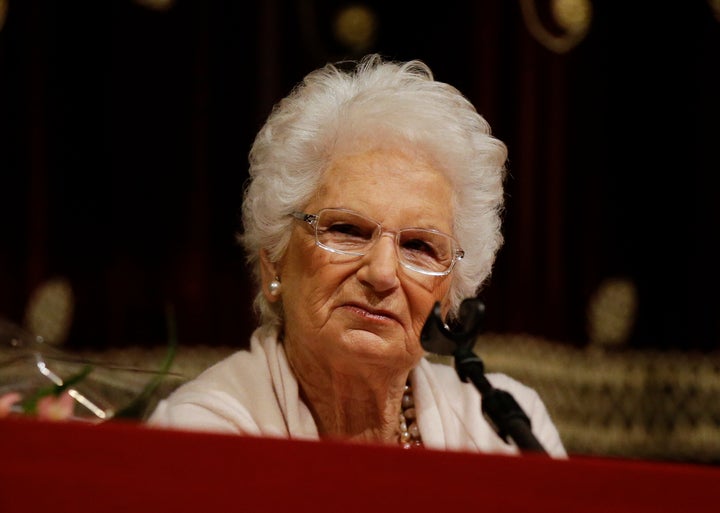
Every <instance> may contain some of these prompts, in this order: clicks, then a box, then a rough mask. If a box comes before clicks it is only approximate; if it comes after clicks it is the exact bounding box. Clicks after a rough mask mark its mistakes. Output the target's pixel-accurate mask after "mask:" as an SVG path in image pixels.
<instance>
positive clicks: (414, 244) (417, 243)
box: [402, 239, 435, 256]
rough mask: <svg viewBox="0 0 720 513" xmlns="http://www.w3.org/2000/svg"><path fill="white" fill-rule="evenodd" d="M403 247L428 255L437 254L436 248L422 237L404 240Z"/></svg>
mask: <svg viewBox="0 0 720 513" xmlns="http://www.w3.org/2000/svg"><path fill="white" fill-rule="evenodd" d="M402 247H403V249H405V250H408V251H413V252H416V253H424V254H426V255H431V256H432V255H435V248H434V247H433V246H432V245H431V244H430V243H428V242H427V241H424V240H422V239H410V240H407V241H405V242H403V245H402Z"/></svg>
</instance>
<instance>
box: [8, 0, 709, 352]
mask: <svg viewBox="0 0 720 513" xmlns="http://www.w3.org/2000/svg"><path fill="white" fill-rule="evenodd" d="M347 3H348V2H343V1H340V0H335V1H330V0H325V1H320V0H316V1H300V0H298V1H297V2H290V1H282V2H281V1H279V0H270V1H257V2H255V1H246V2H235V1H231V0H228V1H216V2H191V1H187V0H177V1H176V2H175V3H174V5H173V6H172V8H170V9H167V10H152V9H149V8H146V7H143V6H141V5H140V4H139V3H135V2H132V1H131V0H112V1H107V2H95V1H90V0H86V1H80V0H71V1H68V2H43V1H40V0H22V1H18V0H15V1H13V0H9V2H8V4H9V9H8V12H7V17H6V20H5V23H4V26H3V27H2V30H0V177H1V178H0V191H2V196H1V198H2V201H0V223H1V224H0V226H2V232H1V233H0V316H3V317H7V318H10V319H11V320H14V321H16V322H19V323H21V322H22V319H23V315H24V312H25V309H26V307H27V304H28V300H29V298H30V296H31V294H32V292H33V290H35V288H36V287H37V286H38V285H39V284H41V283H43V282H44V281H45V280H47V279H49V278H52V277H55V276H63V277H67V278H68V279H69V280H70V282H71V283H72V286H73V290H74V294H75V300H76V303H75V310H74V318H73V324H72V330H71V332H70V337H69V340H68V343H71V344H75V345H78V346H93V347H105V346H116V345H127V344H156V343H162V342H163V341H164V340H165V338H166V325H165V311H166V306H167V305H172V306H173V307H174V309H175V311H176V313H177V320H178V330H179V336H180V340H181V342H184V343H203V344H211V345H215V344H233V345H239V346H241V345H244V344H245V343H246V340H247V336H248V334H249V332H250V330H251V328H252V326H253V323H254V319H253V316H252V312H251V307H250V300H251V297H252V295H253V292H252V291H251V288H250V287H251V285H250V282H249V279H248V277H247V271H246V269H245V267H244V257H243V255H242V252H241V251H240V249H239V248H238V247H237V246H236V245H235V242H234V232H235V230H236V229H237V228H238V227H239V224H238V211H239V207H240V201H241V188H242V184H243V181H244V179H245V178H246V167H247V152H248V150H249V148H250V144H251V142H252V138H253V136H254V134H255V132H256V131H257V130H258V128H259V127H260V125H261V123H262V122H263V120H264V118H265V117H266V116H267V114H268V113H269V111H270V109H271V107H272V105H273V103H274V102H275V101H277V100H278V99H279V98H280V97H282V96H283V95H284V94H286V93H287V92H288V91H289V90H290V88H291V87H292V85H293V84H294V83H295V82H297V81H298V80H299V79H300V78H301V77H302V76H303V75H304V74H305V73H307V72H308V71H309V70H311V69H313V68H315V67H317V66H319V65H321V64H323V63H324V62H326V61H328V60H336V59H340V58H345V57H353V56H354V55H353V53H352V51H350V50H349V49H348V48H346V47H344V46H343V45H342V44H341V43H340V42H338V40H337V39H336V38H335V37H334V35H333V32H332V19H333V17H334V15H335V14H336V12H337V10H338V9H339V8H341V7H343V6H345V4H347ZM544 3H545V4H546V6H547V2H544ZM365 4H366V5H367V6H369V7H370V8H371V9H372V11H373V12H374V13H375V14H376V15H377V19H378V20H379V25H378V33H377V38H376V39H375V42H374V44H373V45H372V47H371V48H369V50H368V51H378V52H380V53H383V54H385V55H388V56H391V57H395V58H398V59H409V58H421V59H424V60H425V61H427V62H428V63H429V64H430V65H431V67H432V68H433V69H434V71H435V73H436V75H437V78H438V79H440V80H444V81H448V82H450V83H453V84H454V85H456V86H457V87H458V88H459V89H461V90H462V91H463V92H465V93H466V94H467V96H468V97H469V98H470V99H471V100H472V101H473V103H474V104H475V105H476V106H477V108H478V110H479V111H480V112H481V113H482V114H483V115H485V117H486V118H487V119H488V120H489V121H490V123H491V125H492V126H493V128H494V131H495V133H496V135H498V136H499V137H500V138H501V139H503V140H504V141H506V142H507V144H508V146H509V148H510V161H509V166H508V167H509V177H508V183H507V193H508V196H507V211H506V223H505V235H506V244H505V246H504V248H503V249H502V250H501V252H500V254H499V256H498V261H497V265H496V269H495V272H494V274H493V277H492V280H491V282H490V283H489V284H488V287H487V288H486V290H485V291H484V292H483V293H482V297H483V299H484V300H485V302H486V306H487V312H488V314H487V322H486V327H487V329H489V330H493V331H502V332H523V333H529V334H533V335H537V336H542V337H547V338H551V339H553V340H559V341H563V342H566V343H570V344H575V345H584V344H586V343H587V341H588V332H587V323H588V320H587V309H588V303H589V301H590V299H591V297H592V295H593V294H594V292H595V291H596V290H597V289H598V287H599V286H600V285H601V284H602V283H603V282H604V281H605V280H607V279H609V278H614V277H620V278H622V279H625V280H627V281H628V282H630V283H632V284H634V286H635V287H636V288H637V292H638V305H639V310H638V312H637V316H636V319H635V322H634V324H633V330H632V333H631V337H630V341H629V342H630V344H632V345H634V346H637V347H655V348H685V349H716V348H717V347H718V346H719V345H720V323H719V321H718V318H719V317H720V316H719V315H718V312H719V311H720V308H719V306H720V302H719V301H718V299H717V293H716V291H717V290H718V289H719V288H720V278H719V277H720V272H719V271H718V269H717V262H718V261H720V258H718V257H720V254H719V251H718V249H717V246H718V242H719V241H718V240H717V239H718V220H719V219H720V215H718V214H719V213H718V206H717V205H718V201H717V199H716V197H717V193H716V191H717V186H718V177H717V175H718V171H719V170H720V157H719V156H718V152H717V144H718V141H720V128H718V127H719V126H720V125H719V124H718V122H717V120H718V119H720V99H719V95H718V91H720V69H719V68H720V67H718V65H717V63H718V58H719V56H720V20H718V17H717V13H714V12H713V10H712V8H711V4H710V2H705V1H703V0H692V1H687V2H676V3H675V5H667V6H665V5H660V4H657V3H650V4H646V5H637V4H636V3H635V2H592V3H591V4H590V5H591V6H592V8H593V11H592V13H593V18H592V24H591V27H590V30H589V33H588V35H587V36H586V37H585V39H583V40H582V41H581V42H580V43H579V44H578V45H577V46H576V47H575V48H573V49H572V50H570V51H568V52H566V53H555V52H553V51H551V50H549V49H548V48H546V47H545V46H543V45H542V44H541V43H540V42H539V41H538V40H536V39H535V38H534V37H533V35H532V34H531V33H530V31H529V30H528V27H527V25H526V22H525V20H524V19H523V16H522V12H521V8H520V3H519V2H508V1H505V0H493V1H488V2H472V1H458V0H449V1H446V2H443V3H442V5H438V4H434V5H429V6H421V5H420V4H417V3H416V2H413V3H410V2H379V1H368V2H365ZM537 4H538V5H541V4H543V2H540V1H538V2H537Z"/></svg>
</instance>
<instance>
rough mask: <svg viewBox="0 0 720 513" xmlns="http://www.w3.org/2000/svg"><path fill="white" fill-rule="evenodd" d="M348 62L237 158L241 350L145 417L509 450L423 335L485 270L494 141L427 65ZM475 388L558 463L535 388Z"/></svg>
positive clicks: (161, 422) (499, 191)
mask: <svg viewBox="0 0 720 513" xmlns="http://www.w3.org/2000/svg"><path fill="white" fill-rule="evenodd" d="M348 65H349V63H345V64H344V65H342V66H341V65H337V66H336V65H327V66H325V67H323V68H321V69H319V70H316V71H314V72H312V73H310V74H309V75H308V76H307V77H305V79H304V81H303V82H302V84H300V85H299V86H298V87H296V88H295V89H294V90H293V91H292V93H291V94H290V95H289V96H288V97H287V98H285V99H283V100H282V101H281V102H280V103H279V104H278V105H277V106H276V107H275V108H274V110H273V111H272V113H271V115H270V116H269V118H268V120H267V123H266V124H265V126H264V127H263V128H262V129H261V130H260V132H259V134H258V135H257V137H256V139H255V142H254V144H253V147H252V150H251V152H250V181H249V185H248V187H247V189H246V191H245V197H244V203H243V212H242V215H243V225H244V231H243V233H242V235H240V240H241V241H242V243H243V244H244V247H245V249H246V251H247V258H248V262H249V264H250V266H251V267H252V269H253V270H254V273H255V278H256V281H257V284H258V289H259V292H258V294H257V296H256V298H255V306H256V309H257V311H258V312H259V318H260V323H259V327H258V328H257V329H256V330H255V332H254V333H253V335H252V338H251V341H250V348H249V350H247V351H246V350H242V351H238V352H237V353H235V354H234V355H232V356H230V357H228V358H227V359H225V360H223V361H221V362H219V363H217V364H215V365H214V366H213V367H211V368H210V369H208V370H206V371H205V372H203V373H202V374H200V375H199V376H198V377H197V378H195V379H194V380H192V381H190V382H188V383H186V384H185V385H183V386H182V387H180V388H179V389H178V390H176V391H175V392H174V393H173V394H171V395H170V396H169V397H168V398H167V399H165V400H164V401H162V402H161V403H160V404H159V405H158V407H157V409H156V410H155V411H154V413H153V414H152V415H151V417H150V419H149V423H150V424H153V425H158V426H165V427H178V428H186V429H200V430H215V431H224V432H232V433H239V434H244V435H257V436H268V437H287V438H294V439H313V440H318V439H336V440H348V441H357V442H366V443H374V444H395V445H398V444H399V445H400V446H402V447H408V448H412V447H422V446H425V447H428V448H435V449H446V450H468V451H481V452H500V453H516V452H518V449H517V447H514V446H513V445H510V444H508V443H506V442H505V441H503V440H502V439H501V438H500V437H499V436H498V435H497V434H496V432H495V431H494V430H493V428H492V427H491V425H490V424H489V423H488V422H487V421H486V420H485V418H484V416H483V413H482V408H481V396H480V394H479V392H478V391H477V389H476V388H475V387H474V386H473V385H472V384H470V383H464V382H462V381H461V380H460V379H459V378H458V376H457V373H456V371H455V369H454V368H453V367H451V366H448V365H444V364H441V363H431V362H430V361H428V360H427V359H425V358H424V356H425V352H424V350H423V347H422V345H421V343H420V334H421V331H422V328H423V325H424V323H425V321H426V319H427V317H428V314H429V313H430V312H431V311H432V310H433V306H434V304H435V303H436V302H439V303H440V305H441V310H442V313H443V315H444V317H445V319H446V320H447V321H448V322H449V321H451V320H453V319H454V318H455V317H456V316H457V312H458V309H459V306H460V304H461V302H462V300H463V299H464V298H467V297H469V296H473V295H475V294H476V293H477V292H478V290H479V289H480V287H481V285H482V284H483V282H484V281H485V280H486V278H487V277H488V276H489V274H490V271H491V268H492V265H493V261H494V258H495V255H496V252H497V250H498V248H499V247H500V245H501V243H502V235H501V231H500V228H501V222H500V213H501V209H502V205H503V177H504V171H505V168H504V166H505V160H506V156H507V150H506V147H505V145H504V144H503V143H502V142H500V141H499V140H498V139H496V138H494V137H493V136H491V134H490V128H489V126H488V124H487V122H486V121H485V120H484V119H483V118H482V117H481V116H480V115H479V114H478V113H477V112H476V110H475V109H474V107H473V106H472V105H471V103H470V102H469V101H468V100H467V99H466V98H465V97H464V96H463V95H462V94H461V93H460V92H458V91H457V90H456V89H455V88H454V87H452V86H450V85H447V84H445V83H442V82H438V81H435V80H434V79H433V75H432V72H431V71H430V69H429V68H428V67H427V66H426V65H425V64H424V63H422V62H420V61H411V62H406V63H397V62H392V61H385V60H383V59H382V58H381V57H380V56H378V55H370V56H367V57H366V58H364V59H362V60H361V61H360V62H358V63H355V65H354V66H353V67H350V68H348ZM346 68H348V69H346ZM488 379H489V380H490V382H491V383H492V384H493V385H494V386H495V387H497V388H499V389H503V390H505V391H508V392H509V393H510V394H512V396H513V397H514V398H515V399H516V401H517V402H518V403H519V404H520V405H521V406H522V408H523V410H524V411H525V413H527V415H528V417H529V418H530V420H531V423H532V428H533V433H534V435H535V437H536V438H537V439H538V441H539V442H540V443H541V444H542V445H543V447H544V448H545V449H546V450H547V452H548V453H549V454H551V455H553V456H557V457H564V456H565V455H566V453H565V450H564V448H563V445H562V443H561V441H560V437H559V436H558V432H557V430H556V428H555V426H554V425H553V423H552V421H551V419H550V417H549V415H548V413H547V410H546V408H545V406H544V405H543V403H542V401H541V400H540V398H539V397H538V395H537V394H536V393H535V392H534V391H533V390H532V389H530V388H528V387H526V386H524V385H523V384H521V383H519V382H517V381H515V380H513V379H511V378H509V377H507V376H505V375H502V374H490V375H488Z"/></svg>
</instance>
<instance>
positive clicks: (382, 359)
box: [264, 150, 453, 374]
mask: <svg viewBox="0 0 720 513" xmlns="http://www.w3.org/2000/svg"><path fill="white" fill-rule="evenodd" d="M329 207H340V208H345V209H350V210H354V211H357V212H359V213H361V214H364V215H365V216H367V217H370V218H372V219H374V220H376V221H378V222H380V223H381V224H382V226H383V230H384V231H391V232H395V231H397V230H399V229H402V228H408V227H422V228H433V229H436V230H440V231H442V232H445V233H448V234H450V235H452V221H453V211H452V206H451V187H450V184H449V182H448V180H447V179H446V178H445V177H444V175H442V174H441V172H440V171H438V170H437V169H435V168H434V167H433V166H432V165H430V164H429V163H428V162H427V161H426V160H424V159H422V158H418V157H416V156H409V155H406V154H404V153H401V152H399V151H388V150H373V151H371V152H367V153H360V154H354V155H349V156H345V157H342V158H338V159H336V160H335V161H333V163H332V164H331V166H330V167H329V168H328V170H327V171H326V173H325V175H324V181H323V185H322V186H321V188H320V190H319V192H318V194H317V195H316V196H315V197H314V199H312V200H311V201H310V203H309V204H308V205H307V206H306V208H305V212H306V213H310V214H315V213H317V212H318V211H319V210H320V209H322V208H329ZM273 273H274V274H275V275H277V276H278V277H280V280H281V282H282V293H281V299H282V301H283V309H284V319H285V331H284V333H285V341H284V343H285V346H286V351H287V352H288V357H289V358H290V361H291V362H292V363H293V364H294V365H296V366H298V365H309V366H311V367H312V366H319V368H325V369H332V371H333V372H339V373H349V374H354V373H358V372H363V369H367V368H368V367H370V368H378V369H379V368H388V369H396V370H400V371H406V370H409V369H410V368H411V367H413V366H414V365H415V364H416V363H417V362H418V361H419V359H420V358H421V357H422V355H423V349H422V346H421V345H420V332H421V331H422V328H423V325H424V323H425V320H426V318H427V316H428V314H429V313H430V311H431V310H432V307H433V305H434V303H435V301H441V302H442V303H443V306H447V305H446V304H445V299H446V295H447V292H448V289H449V287H450V280H451V276H450V275H448V276H439V277H438V276H427V275H424V274H421V273H418V272H415V271H412V270H409V269H406V268H404V267H403V266H402V265H401V264H400V263H399V262H398V257H397V252H396V246H395V240H394V238H393V237H380V238H379V240H378V241H377V243H376V244H375V245H374V246H373V247H372V249H371V250H370V251H369V252H368V253H367V254H366V255H364V256H362V257H355V258H354V259H351V260H350V261H348V258H347V257H346V256H342V257H339V256H338V255H336V254H333V253H331V252H328V251H326V250H324V249H322V248H320V247H318V246H316V245H315V239H314V234H313V230H312V229H311V227H310V226H309V225H308V224H307V223H304V222H303V221H297V222H295V224H294V226H293V232H292V235H291V239H290V244H289V246H288V249H287V252H286V253H285V255H284V257H283V258H282V259H281V261H280V262H278V263H277V264H275V265H274V266H273V267H272V269H270V270H269V272H266V274H267V276H266V283H265V288H264V289H265V290H267V281H268V280H269V279H272V278H273V276H272V274H273ZM268 298H269V299H271V300H272V299H275V298H271V297H268Z"/></svg>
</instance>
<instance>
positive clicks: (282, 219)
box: [238, 54, 507, 326]
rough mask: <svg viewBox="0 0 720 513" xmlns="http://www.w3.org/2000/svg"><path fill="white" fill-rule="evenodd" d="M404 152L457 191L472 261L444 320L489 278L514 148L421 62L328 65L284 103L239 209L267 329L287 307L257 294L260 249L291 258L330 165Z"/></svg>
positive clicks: (462, 234) (263, 136)
mask: <svg viewBox="0 0 720 513" xmlns="http://www.w3.org/2000/svg"><path fill="white" fill-rule="evenodd" d="M393 144H401V145H402V146H403V147H408V146H409V147H412V148H415V149H416V150H419V151H422V152H423V154H424V155H427V156H429V157H430V158H431V159H432V161H433V162H435V163H437V164H438V166H439V168H440V169H441V170H442V171H443V172H444V173H445V174H446V175H447V177H448V178H449V180H450V182H451V184H452V187H453V191H454V192H453V212H454V216H455V218H454V223H453V235H454V237H455V238H456V239H457V241H458V242H459V244H460V246H461V247H462V248H463V249H464V251H465V257H464V258H463V259H462V260H461V261H460V262H459V263H458V264H457V265H456V266H455V268H454V269H453V271H452V274H451V277H452V282H451V286H450V292H449V295H450V297H449V311H448V315H447V319H446V320H447V321H448V322H449V321H451V320H453V319H454V318H456V317H457V313H458V309H459V307H460V304H461V303H462V301H463V299H465V298H467V297H470V296H475V295H477V293H478V292H479V291H480V289H481V287H482V285H483V284H484V283H485V281H486V280H487V278H488V277H489V276H490V273H491V270H492V266H493V263H494V261H495V256H496V254H497V251H498V250H499V248H500V246H501V245H502V243H503V236H502V231H501V224H502V212H503V205H504V192H503V181H504V179H505V173H506V168H505V164H506V160H507V147H506V145H505V144H504V143H503V142H502V141H500V140H498V139H497V138H495V137H494V136H493V135H491V130H490V125H489V124H488V123H487V121H486V120H485V118H483V117H482V116H481V115H480V114H478V112H477V111H476V109H475V107H474V106H473V105H472V104H471V103H470V101H469V100H468V99H467V98H466V97H465V96H464V95H463V94H462V93H460V92H459V91H458V90H457V89H456V88H455V87H453V86H451V85H448V84H446V83H443V82H439V81H437V80H435V79H434V77H433V73H432V71H431V70H430V68H429V67H428V66H427V65H426V64H425V63H424V62H422V61H419V60H413V61H408V62H395V61H391V60H386V59H385V58H383V57H382V56H380V55H378V54H372V55H368V56H366V57H364V58H362V59H361V60H359V61H353V62H342V63H336V64H327V65H325V66H324V67H322V68H320V69H317V70H315V71H313V72H311V73H309V74H308V75H307V76H306V77H305V78H304V79H303V81H302V82H301V83H299V84H298V85H297V86H296V87H295V88H294V89H293V90H292V91H291V93H290V94H289V95H288V96H287V97H286V98H284V99H282V100H281V101H280V102H278V103H277V104H276V105H275V106H274V108H273V110H272V112H271V113H270V116H269V117H268V119H267V121H266V123H265V125H264V126H263V127H262V128H261V129H260V131H259V132H258V134H257V136H256V138H255V141H254V143H253V145H252V148H251V150H250V155H249V162H250V168H249V179H248V181H247V183H246V186H245V189H244V198H243V205H242V223H243V230H242V232H239V233H238V241H239V242H240V243H242V244H243V246H244V248H245V251H246V255H247V262H248V265H249V266H250V269H251V270H252V272H253V277H254V280H255V283H256V285H257V288H258V291H257V294H256V296H255V301H254V307H255V310H256V312H257V313H259V317H260V323H261V325H263V326H270V325H279V324H281V323H282V302H281V301H278V302H276V303H270V302H268V301H267V300H266V299H265V296H264V295H263V293H262V290H261V289H260V287H261V286H262V282H261V274H260V250H261V249H263V248H264V249H265V250H266V251H267V252H268V256H269V258H270V259H271V260H272V261H277V260H278V259H280V257H281V256H282V255H283V254H284V252H285V250H286V248H287V245H288V242H289V238H290V233H291V228H290V224H291V223H292V222H293V220H292V218H291V217H290V216H289V215H288V214H290V213H291V212H293V211H302V210H303V208H304V206H305V205H306V204H307V203H308V202H309V200H310V198H311V197H312V195H313V194H314V193H315V192H316V191H317V190H318V187H319V185H320V180H321V178H322V176H323V172H324V170H325V169H326V167H327V166H328V164H329V163H330V161H331V159H333V158H334V157H337V156H338V155H341V154H342V152H344V151H349V149H350V148H351V146H352V147H357V146H358V145H362V147H377V146H382V145H393Z"/></svg>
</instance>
